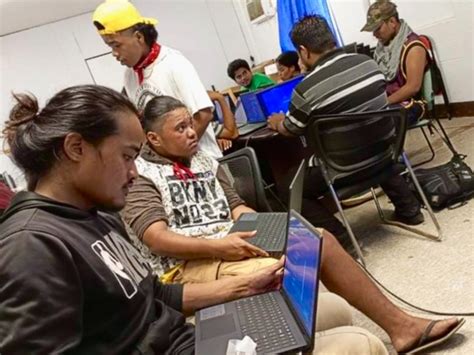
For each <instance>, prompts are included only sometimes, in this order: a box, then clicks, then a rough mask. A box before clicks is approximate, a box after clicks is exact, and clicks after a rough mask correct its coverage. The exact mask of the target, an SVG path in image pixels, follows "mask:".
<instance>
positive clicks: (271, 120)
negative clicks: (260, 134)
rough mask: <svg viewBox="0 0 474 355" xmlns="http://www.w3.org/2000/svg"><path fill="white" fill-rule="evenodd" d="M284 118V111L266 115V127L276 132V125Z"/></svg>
mask: <svg viewBox="0 0 474 355" xmlns="http://www.w3.org/2000/svg"><path fill="white" fill-rule="evenodd" d="M284 120H285V114H284V113H274V114H273V115H271V116H270V117H268V120H267V126H268V128H270V129H272V130H274V131H277V132H278V126H279V125H281V124H282V122H283V121H284Z"/></svg>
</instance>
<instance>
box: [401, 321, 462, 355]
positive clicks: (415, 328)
mask: <svg viewBox="0 0 474 355" xmlns="http://www.w3.org/2000/svg"><path fill="white" fill-rule="evenodd" d="M458 321H459V320H458V318H449V319H444V320H440V321H439V322H437V323H436V324H435V325H434V327H433V329H432V330H431V331H430V333H429V334H428V341H429V339H435V338H438V337H441V336H443V335H444V334H447V333H448V332H449V331H450V330H451V329H452V328H453V327H454V326H455V324H457V323H458ZM430 322H431V320H428V319H423V318H414V319H413V322H411V324H406V325H405V327H404V329H403V331H402V333H401V334H400V335H398V336H394V337H393V338H392V344H393V347H394V348H395V350H397V352H398V353H403V352H404V351H407V350H409V349H412V348H413V347H414V346H416V345H417V344H418V342H419V340H420V338H421V336H422V335H423V332H424V331H425V329H426V327H427V326H428V325H429V324H430Z"/></svg>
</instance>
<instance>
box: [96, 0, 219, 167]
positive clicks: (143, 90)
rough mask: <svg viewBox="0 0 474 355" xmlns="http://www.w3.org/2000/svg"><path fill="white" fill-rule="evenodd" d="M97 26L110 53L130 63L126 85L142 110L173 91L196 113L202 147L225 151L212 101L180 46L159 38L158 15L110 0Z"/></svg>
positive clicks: (98, 12) (99, 12)
mask: <svg viewBox="0 0 474 355" xmlns="http://www.w3.org/2000/svg"><path fill="white" fill-rule="evenodd" d="M93 22H94V26H95V27H96V28H97V30H98V31H99V34H100V35H101V37H102V39H103V40H104V42H105V43H106V44H107V45H108V46H109V47H110V48H111V49H112V55H113V56H114V57H115V58H116V59H117V60H118V61H119V62H120V64H122V65H124V66H126V67H127V69H126V71H125V80H124V87H125V92H126V94H127V96H128V97H129V98H130V99H131V100H132V101H133V102H134V103H135V105H136V106H137V107H138V109H139V110H143V109H144V107H145V105H146V103H147V102H148V101H149V100H150V99H151V98H152V97H154V96H161V95H167V96H172V97H174V98H176V99H178V100H180V101H181V102H183V103H184V104H185V105H186V106H187V108H188V110H189V111H190V112H191V113H192V115H193V125H194V129H195V130H196V133H197V134H198V137H199V148H200V150H203V151H205V152H206V153H207V154H209V155H210V156H211V157H213V158H219V157H222V153H221V151H220V149H219V147H218V145H217V141H216V137H215V133H214V131H213V127H212V126H211V125H210V124H209V123H210V122H211V121H212V119H213V114H212V108H213V104H212V102H211V100H210V98H209V96H208V94H207V92H206V89H205V88H204V86H203V84H202V82H201V80H200V79H199V76H198V74H197V72H196V70H195V69H194V66H193V65H192V64H191V62H189V61H188V60H187V59H186V58H185V57H184V56H183V55H182V54H181V53H180V52H179V51H177V50H174V49H171V48H169V47H166V46H163V45H160V44H158V43H157V41H156V40H157V38H158V32H157V31H156V29H155V26H154V25H155V24H156V23H157V21H156V20H155V19H152V18H145V17H142V16H141V15H140V13H139V12H138V10H137V9H136V8H135V7H134V6H133V5H132V4H131V3H129V2H128V1H111V0H107V1H105V2H104V3H102V4H101V5H99V6H98V7H97V9H96V10H95V12H94V15H93Z"/></svg>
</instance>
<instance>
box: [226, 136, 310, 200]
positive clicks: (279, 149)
mask: <svg viewBox="0 0 474 355" xmlns="http://www.w3.org/2000/svg"><path fill="white" fill-rule="evenodd" d="M234 142H235V144H234V146H235V148H236V149H240V148H243V147H246V146H250V147H252V148H253V149H254V150H255V153H256V154H257V158H258V162H259V165H260V169H261V170H262V175H263V178H264V180H265V181H266V182H267V183H269V184H271V183H275V186H276V190H277V193H278V195H279V196H286V195H287V192H288V185H289V183H290V181H291V178H292V176H291V172H292V171H294V172H296V167H297V166H298V165H299V163H300V162H301V159H303V158H307V157H309V156H311V152H310V149H309V148H306V147H304V146H303V143H302V141H301V139H300V137H286V136H282V135H280V134H278V133H276V132H275V131H273V130H270V129H269V128H262V129H259V130H258V131H255V132H253V133H251V134H248V135H245V136H241V137H239V138H237V139H236V140H235V141H234Z"/></svg>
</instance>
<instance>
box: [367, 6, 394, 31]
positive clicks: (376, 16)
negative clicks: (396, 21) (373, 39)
mask: <svg viewBox="0 0 474 355" xmlns="http://www.w3.org/2000/svg"><path fill="white" fill-rule="evenodd" d="M396 14H397V5H395V4H394V3H393V2H390V1H388V0H379V1H377V2H375V3H373V4H372V5H370V7H369V10H368V11H367V22H366V24H365V25H364V27H362V29H361V31H367V32H373V31H375V30H376V29H377V28H378V27H379V26H380V25H381V24H382V22H383V21H385V20H388V19H389V18H390V17H392V16H395V15H396Z"/></svg>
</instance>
